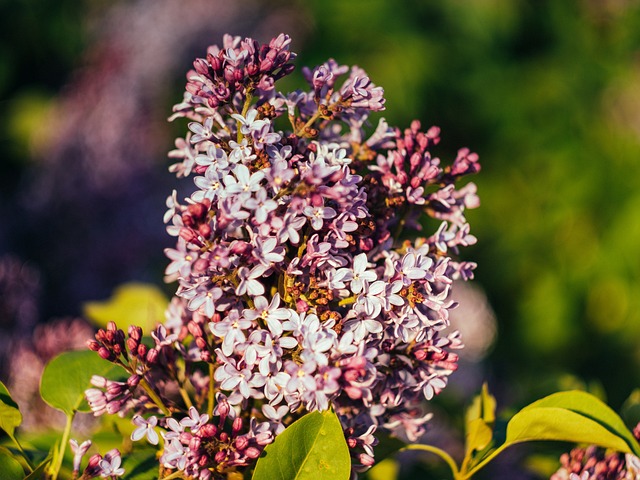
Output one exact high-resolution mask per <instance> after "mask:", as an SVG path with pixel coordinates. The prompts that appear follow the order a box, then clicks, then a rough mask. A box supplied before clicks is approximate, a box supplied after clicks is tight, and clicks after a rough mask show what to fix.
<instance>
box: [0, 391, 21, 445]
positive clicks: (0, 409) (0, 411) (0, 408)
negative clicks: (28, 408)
mask: <svg viewBox="0 0 640 480" xmlns="http://www.w3.org/2000/svg"><path fill="white" fill-rule="evenodd" d="M21 423H22V414H21V413H20V409H19V408H18V404H17V403H16V402H14V401H13V398H11V394H10V393H9V390H8V389H7V387H6V386H5V385H4V383H2V382H0V429H2V430H4V431H5V432H7V435H9V437H10V438H11V439H12V440H13V439H14V438H15V437H14V432H15V431H16V428H18V427H19V426H20V424H21Z"/></svg>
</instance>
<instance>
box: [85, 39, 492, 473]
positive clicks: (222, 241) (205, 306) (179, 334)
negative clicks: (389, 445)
mask: <svg viewBox="0 0 640 480" xmlns="http://www.w3.org/2000/svg"><path fill="white" fill-rule="evenodd" d="M290 44H291V40H290V38H289V37H288V36H286V35H284V34H282V35H279V36H278V37H276V38H274V39H272V40H271V41H270V42H269V43H266V44H262V45H261V44H259V43H258V42H257V41H255V40H253V39H250V38H245V39H242V38H241V37H232V36H230V35H225V36H224V38H223V44H222V46H221V47H219V46H212V47H209V49H208V50H207V55H206V57H205V58H200V59H197V60H196V61H195V62H194V70H192V71H190V72H189V73H188V75H187V86H186V91H185V94H184V97H183V101H182V102H181V103H180V104H178V105H176V106H175V107H174V113H173V115H172V117H171V119H177V118H186V119H188V120H189V122H188V125H187V128H188V129H189V131H190V133H188V134H187V135H186V136H185V138H183V139H178V140H177V141H176V145H177V146H179V147H178V148H179V149H180V150H181V151H184V154H182V153H181V154H179V155H178V154H176V153H175V151H173V152H171V156H172V157H173V158H177V159H179V160H180V161H179V162H178V163H177V164H175V165H174V166H172V168H171V169H172V171H174V172H175V173H176V174H177V176H178V177H183V176H189V174H190V173H191V174H193V175H194V176H195V179H194V184H195V187H196V190H195V191H194V192H193V193H192V194H191V195H190V196H189V197H187V198H185V199H184V200H183V201H181V200H179V199H178V198H177V197H176V194H175V193H172V194H171V196H170V197H169V198H168V199H167V203H166V204H167V208H168V211H167V213H166V215H165V217H164V219H165V223H167V231H168V233H169V234H170V235H173V236H177V237H178V238H177V241H176V247H175V248H170V249H167V250H166V254H167V256H168V258H169V260H170V263H169V265H168V266H167V269H166V271H165V273H166V278H167V280H170V281H177V290H176V296H175V297H174V300H173V301H172V303H171V306H170V308H169V310H168V311H167V319H168V323H167V324H166V326H165V327H158V328H157V329H156V330H155V331H154V332H153V334H152V335H153V339H154V340H155V345H154V346H153V347H152V348H150V347H147V346H146V345H145V344H144V343H142V342H141V333H140V332H139V331H138V330H136V329H135V328H134V329H130V331H129V336H128V338H127V339H125V334H124V332H123V331H121V330H118V329H117V327H116V326H115V325H114V324H110V325H109V326H108V327H107V329H106V330H100V331H99V332H98V334H97V335H96V339H95V341H91V342H90V345H89V346H90V348H91V349H93V350H95V351H96V352H98V354H100V355H101V356H102V357H103V358H106V359H108V360H111V361H113V362H115V363H119V364H120V365H122V366H124V367H125V368H126V369H127V370H128V371H129V372H130V374H131V377H130V379H129V380H130V381H127V382H111V383H109V381H107V380H105V379H99V378H97V379H94V381H93V384H94V386H97V387H98V388H94V389H91V390H88V391H87V397H88V398H89V400H90V402H89V403H90V406H91V407H92V409H93V410H94V412H95V414H96V415H100V414H103V413H116V412H117V413H119V414H123V413H125V412H127V411H129V410H131V411H133V412H134V413H135V414H136V417H134V423H135V425H136V426H137V427H138V428H137V429H136V430H135V431H134V433H133V434H132V438H134V439H136V440H138V439H142V438H143V437H145V436H146V437H147V439H148V440H149V441H152V440H155V437H154V433H155V428H156V427H158V429H159V430H160V434H161V435H162V437H163V438H164V440H165V442H164V451H163V453H162V456H161V459H160V462H161V464H162V465H163V467H164V468H166V469H168V470H169V471H173V470H178V471H181V472H184V474H185V475H187V476H190V477H193V478H198V479H209V478H216V479H217V478H224V476H225V475H226V472H228V471H230V470H229V469H240V471H242V469H247V468H251V466H252V465H253V462H254V461H255V459H256V458H257V457H258V456H259V455H260V452H261V451H262V449H263V448H264V446H265V445H267V444H269V443H270V442H272V441H273V439H274V438H275V436H276V435H278V434H279V433H280V432H282V430H283V429H284V428H285V427H286V426H287V425H289V424H290V423H291V422H292V421H294V420H295V419H296V418H298V417H300V416H301V415H302V414H304V413H305V412H309V411H314V410H320V411H322V410H327V409H329V408H332V409H333V410H334V411H335V412H336V413H337V415H338V417H339V419H340V421H341V423H342V426H343V429H344V433H345V439H346V441H347V444H348V445H349V447H350V451H351V455H352V458H353V469H354V471H361V470H366V469H367V468H369V467H370V466H371V465H373V463H374V461H375V460H374V453H375V450H374V447H375V445H376V443H377V437H376V433H377V432H379V431H387V432H390V433H391V434H394V433H402V434H403V435H404V436H405V437H408V438H410V439H411V440H416V439H418V438H419V437H420V436H421V435H422V433H424V431H425V429H426V427H427V423H428V420H429V418H430V417H431V416H430V414H429V413H428V412H426V411H424V401H425V400H430V399H431V398H432V397H433V396H435V395H437V394H438V393H440V391H442V389H444V388H445V387H446V385H447V381H448V377H449V375H451V374H452V373H453V372H454V371H455V370H456V368H457V363H458V356H457V354H456V353H454V352H453V350H456V349H459V348H462V342H461V340H460V336H459V333H458V332H457V331H453V332H445V331H444V330H445V329H446V328H447V327H448V326H449V324H450V321H449V311H450V310H452V309H453V308H455V306H456V303H455V302H453V301H452V299H451V290H452V284H453V281H454V280H456V279H459V278H461V279H469V278H471V277H472V271H473V267H474V264H472V263H470V262H467V263H459V262H457V261H456V260H454V259H452V258H451V257H450V254H453V253H457V252H458V250H459V249H460V248H461V247H465V246H467V245H470V244H472V243H474V242H475V238H474V237H473V236H472V235H471V234H470V233H469V225H468V223H467V222H466V219H465V217H464V212H465V210H466V209H467V208H474V207H475V206H477V205H478V200H477V195H476V190H475V186H474V185H473V184H470V183H468V184H467V185H465V186H462V187H461V188H457V187H456V181H457V180H458V179H459V178H460V177H461V176H463V175H464V174H467V173H475V172H477V171H478V170H479V168H480V167H479V163H478V162H477V155H475V154H473V153H471V152H469V151H468V150H461V151H460V152H459V155H458V158H457V159H456V160H455V162H454V165H453V166H452V167H449V166H441V162H440V160H439V159H437V158H434V157H432V155H431V153H430V148H431V147H433V146H435V145H436V144H437V143H438V142H439V130H438V129H435V128H432V129H429V130H428V131H427V132H426V133H423V132H422V131H421V129H420V123H419V122H417V121H414V122H413V123H412V124H411V127H410V128H409V129H407V130H405V131H400V130H398V129H395V130H394V129H391V128H390V127H389V126H388V125H387V124H386V122H384V121H380V123H379V124H378V128H377V129H376V130H375V131H374V132H372V136H371V137H370V138H368V137H367V132H366V131H365V125H367V124H368V123H367V122H368V118H369V115H370V114H371V113H374V112H379V111H381V110H384V103H385V101H384V97H383V93H384V92H383V90H382V88H381V87H378V86H376V85H375V84H374V83H373V82H372V81H371V79H370V78H369V77H368V76H367V74H366V73H365V72H364V71H363V70H362V69H361V68H359V67H352V68H351V69H349V68H348V67H343V66H340V65H338V64H337V63H336V62H335V61H333V60H330V61H328V62H327V63H325V64H324V65H321V66H320V67H317V68H316V69H313V70H305V77H306V79H307V81H308V82H309V83H310V86H311V89H312V90H311V91H309V92H298V93H297V94H295V95H291V94H283V93H280V92H279V91H277V89H276V87H277V85H276V84H277V81H278V80H279V79H280V78H282V77H283V76H285V75H287V74H289V73H291V71H292V69H293V64H292V63H290V62H291V61H292V60H293V59H294V58H295V54H294V53H292V52H291V51H290V50H289V47H290ZM347 74H348V75H347ZM345 77H346V78H345ZM279 116H285V119H286V118H288V119H289V122H290V125H291V129H290V130H287V131H280V130H276V127H275V125H276V122H275V121H274V119H276V118H277V117H279ZM277 124H278V125H280V122H277ZM345 125H346V127H347V128H343V127H344V126H345ZM185 149H187V150H188V151H185ZM194 159H195V160H194ZM192 185H193V184H192ZM430 219H434V221H432V222H429V220H430ZM423 225H433V226H434V230H435V233H433V234H432V235H431V236H421V237H418V238H417V239H415V240H413V241H409V240H405V239H406V238H410V237H414V236H415V233H416V231H417V232H420V231H421V229H422V228H423ZM438 225H439V226H440V227H439V228H438ZM177 357H181V358H182V359H183V361H182V362H184V364H186V367H178V366H177V365H178V364H177V360H176V358H177ZM182 369H184V371H185V372H193V373H186V374H185V373H181V372H182ZM185 375H186V376H187V377H188V378H184V377H185ZM131 379H134V381H131ZM141 379H145V383H144V384H143V383H142V380H141ZM144 385H146V387H144V388H142V391H141V386H144ZM191 387H193V388H191ZM136 389H137V390H136ZM189 390H193V391H194V393H193V394H192V395H189V393H188V392H189ZM177 391H180V392H181V394H180V395H178V394H177V393H176V392H177ZM154 397H157V398H158V399H160V400H155V399H154ZM185 397H186V399H185ZM150 400H151V401H150ZM154 403H155V405H154ZM143 415H144V417H143ZM145 418H146V419H147V420H145ZM156 418H158V420H156Z"/></svg>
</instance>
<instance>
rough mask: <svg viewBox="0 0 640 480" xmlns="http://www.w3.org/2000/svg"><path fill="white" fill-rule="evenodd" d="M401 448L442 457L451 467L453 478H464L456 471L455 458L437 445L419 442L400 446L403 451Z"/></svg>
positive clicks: (456, 479) (459, 479)
mask: <svg viewBox="0 0 640 480" xmlns="http://www.w3.org/2000/svg"><path fill="white" fill-rule="evenodd" d="M403 450H421V451H424V452H429V453H433V454H434V455H437V456H439V457H440V458H442V459H443V460H444V461H445V462H446V463H447V465H449V468H450V469H451V473H453V478H454V480H461V479H463V478H466V477H462V476H461V475H460V472H459V471H458V466H457V465H456V462H455V460H454V459H453V458H451V456H450V455H449V454H448V453H447V452H445V451H444V450H441V449H439V448H437V447H433V446H431V445H421V444H412V445H407V446H406V447H404V448H402V449H401V450H400V451H403Z"/></svg>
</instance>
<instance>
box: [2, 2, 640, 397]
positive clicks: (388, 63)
mask: <svg viewBox="0 0 640 480" xmlns="http://www.w3.org/2000/svg"><path fill="white" fill-rule="evenodd" d="M115 3H120V4H124V3H126V2H115ZM188 5H189V1H187V2H185V8H188ZM239 5H240V4H239ZM278 5H279V6H280V7H282V6H283V5H285V6H286V7H287V8H288V9H289V11H290V12H291V14H292V15H294V16H295V18H296V21H295V22H294V23H293V24H294V25H295V26H294V30H295V34H296V35H298V36H297V37H294V39H293V40H294V42H293V50H294V51H296V52H298V53H299V57H298V61H297V65H298V66H299V67H300V66H302V65H316V64H318V63H320V62H323V61H324V60H326V59H327V58H328V57H333V58H335V59H337V60H338V61H339V62H340V63H345V64H354V63H355V64H358V65H360V66H361V67H363V68H365V70H366V71H367V72H368V74H369V75H370V77H371V78H372V80H373V81H374V82H375V83H376V84H378V85H381V86H383V87H384V88H385V92H386V95H385V96H386V99H387V103H386V105H387V110H386V111H385V112H384V116H385V117H386V118H387V120H388V121H389V123H390V124H393V125H398V126H400V127H405V126H408V124H409V123H410V121H411V120H412V119H414V118H418V119H420V120H421V121H422V123H423V126H424V127H428V126H430V125H438V126H440V127H441V128H442V139H443V140H442V143H441V144H440V146H439V147H438V148H437V150H436V153H437V154H438V155H439V156H441V158H443V159H444V160H445V161H446V160H449V159H451V158H452V157H454V156H455V152H456V150H457V149H458V148H460V147H463V146H467V147H469V148H471V149H472V150H473V151H476V152H478V153H479V154H480V158H481V163H482V167H483V170H482V172H481V173H480V174H479V175H478V176H476V177H475V178H473V181H474V182H476V183H477V184H478V187H479V193H480V197H481V200H482V206H481V208H480V209H478V210H475V211H472V212H470V213H469V215H468V217H469V220H470V223H471V226H472V233H474V234H475V235H476V236H477V237H478V239H479V242H478V244H477V245H476V246H475V247H473V248H472V249H469V251H468V252H465V257H466V258H468V259H472V260H474V261H477V263H478V264H479V267H478V269H477V279H476V281H477V283H479V284H480V285H481V287H482V288H483V289H484V290H485V292H486V294H487V296H488V298H489V301H490V303H491V305H492V307H493V309H494V310H495V312H496V317H497V319H498V338H497V341H496V343H495V346H494V348H493V350H492V352H491V354H490V355H489V357H488V359H487V360H486V368H485V370H484V372H485V374H486V377H487V379H488V380H489V381H490V383H491V384H493V385H494V388H495V389H496V391H497V392H499V397H500V395H501V396H502V397H503V398H504V399H505V400H506V401H508V402H511V403H512V404H513V405H514V406H520V405H522V404H524V403H526V402H528V401H531V400H533V399H534V398H537V397H539V396H540V395H543V394H547V393H550V392H552V391H555V390H557V389H560V388H570V387H573V386H581V385H583V386H588V387H589V388H591V389H592V390H596V391H599V392H603V394H606V397H607V400H608V401H609V403H610V404H611V405H612V406H613V408H614V409H618V408H619V407H620V406H621V404H622V402H623V401H624V399H625V398H626V397H627V396H628V395H629V393H630V392H631V391H632V390H633V389H634V388H636V387H638V386H640V341H639V340H640V2H637V1H631V0H626V1H625V0H580V1H579V0H575V1H557V0H546V1H544V0H530V1H524V0H511V1H509V0H449V1H418V0H406V1H401V2H400V1H397V0H353V1H345V0H313V1H300V2H297V3H295V2H278ZM110 8H112V3H111V2H95V1H93V0H91V1H90V0H57V1H55V2H54V1H35V0H34V1H31V2H29V1H26V0H3V1H2V2H0V31H1V32H2V34H1V36H0V39H1V40H0V98H1V99H2V100H1V103H0V105H2V115H0V132H1V133H0V152H1V153H0V156H1V157H0V158H1V162H0V178H1V179H2V180H1V181H0V188H1V189H2V193H1V195H0V200H1V201H2V202H3V204H4V205H5V207H4V211H3V213H4V214H7V215H10V214H11V211H9V207H6V205H7V204H8V203H10V202H11V199H12V198H14V196H15V195H17V194H18V193H19V189H20V185H21V183H20V179H23V178H24V177H25V176H27V175H29V174H30V173H29V172H30V171H31V169H32V165H33V161H32V159H31V157H30V145H31V144H32V142H33V141H34V136H36V135H37V134H38V132H39V131H41V130H42V129H46V125H42V118H43V117H42V115H43V112H44V111H46V109H47V108H48V105H49V104H50V103H51V102H55V100H56V96H57V95H59V92H60V89H61V88H62V87H63V86H64V85H65V83H66V82H67V81H68V80H69V78H70V77H71V75H72V72H74V71H75V70H76V69H77V68H79V67H80V66H82V65H83V63H82V62H83V52H85V51H86V49H88V48H90V46H91V42H92V34H91V32H93V31H94V30H92V29H91V28H89V27H90V26H91V25H93V24H94V23H95V22H97V21H98V19H99V18H100V16H101V15H102V14H103V13H104V12H106V11H107V10H108V9H110ZM238 8H241V7H240V6H239V7H238ZM285 12H286V9H285ZM246 15H247V16H250V15H252V11H251V8H247V11H246ZM87 18H89V19H91V21H87ZM176 21H179V19H176ZM243 29H244V30H243ZM230 30H231V32H230V33H241V34H247V33H251V32H247V31H246V27H242V28H241V30H242V31H241V32H240V31H239V32H237V31H234V30H233V29H230ZM160 33H163V32H160ZM272 33H277V32H272ZM164 34H166V35H171V34H172V33H171V31H167V32H164ZM261 39H262V40H266V38H261ZM219 41H220V39H219V38H211V39H210V40H209V41H208V43H218V42H219ZM208 43H207V44H208ZM205 47H206V44H202V45H201V47H200V49H199V52H202V51H204V48H205ZM149 61H153V57H152V56H150V58H149ZM190 61H191V58H185V59H181V62H182V63H181V64H182V65H185V66H187V65H188V64H189V62H190ZM183 73H184V72H179V74H178V77H176V78H177V79H178V80H175V79H171V82H173V83H171V85H168V87H173V86H176V88H175V89H174V90H172V91H168V92H167V97H166V104H165V105H163V106H162V108H164V112H169V108H170V105H171V104H172V103H175V102H176V101H177V100H178V99H179V98H180V95H181V93H180V88H181V86H182V85H181V83H182V82H181V80H179V79H180V78H182V75H183ZM298 73H299V72H298ZM168 83H169V82H168ZM292 84H295V83H292ZM165 106H166V108H165ZM160 111H163V110H162V109H160ZM167 131H168V130H167ZM172 139H173V135H167V138H166V139H163V140H162V142H164V143H163V144H165V145H166V149H167V150H169V149H170V148H171V144H172V143H171V142H172ZM167 164H168V162H167V161H166V159H165V158H163V157H160V158H158V161H157V168H158V169H159V170H163V169H165V168H166V166H167ZM158 221H159V219H158ZM1 228H2V227H0V229H1ZM3 236H4V237H5V238H6V237H8V236H9V233H8V232H4V234H3ZM7 245H10V242H5V248H9V247H7ZM1 246H2V244H0V247H1ZM21 254H22V255H24V256H26V257H27V258H28V256H29V255H28V252H27V253H25V252H21ZM161 268H162V267H160V271H161ZM158 282H160V278H159V277H158ZM114 287H115V285H114ZM89 299H91V298H88V299H87V300H89Z"/></svg>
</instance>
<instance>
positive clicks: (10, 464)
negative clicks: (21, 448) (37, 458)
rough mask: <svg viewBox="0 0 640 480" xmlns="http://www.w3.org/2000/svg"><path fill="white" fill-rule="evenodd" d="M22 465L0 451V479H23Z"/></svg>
mask: <svg viewBox="0 0 640 480" xmlns="http://www.w3.org/2000/svg"><path fill="white" fill-rule="evenodd" d="M23 478H24V470H23V469H22V465H20V462H18V461H17V460H16V459H15V458H14V457H13V456H11V455H7V454H6V453H0V480H23Z"/></svg>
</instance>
